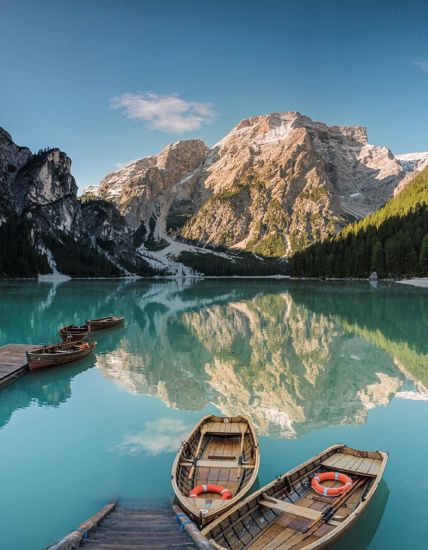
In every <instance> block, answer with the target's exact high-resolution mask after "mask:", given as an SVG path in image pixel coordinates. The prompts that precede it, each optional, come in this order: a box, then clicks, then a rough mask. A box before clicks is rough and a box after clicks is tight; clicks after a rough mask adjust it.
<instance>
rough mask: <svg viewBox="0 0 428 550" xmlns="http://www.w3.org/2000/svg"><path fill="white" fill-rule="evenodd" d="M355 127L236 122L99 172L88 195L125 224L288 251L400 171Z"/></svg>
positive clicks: (383, 194) (376, 197) (373, 196)
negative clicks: (219, 135) (214, 139)
mask: <svg viewBox="0 0 428 550" xmlns="http://www.w3.org/2000/svg"><path fill="white" fill-rule="evenodd" d="M404 175H405V172H404V170H403V168H402V166H401V165H400V163H399V162H398V161H397V160H396V159H395V158H394V156H393V155H392V154H391V152H390V151H389V150H388V149H386V148H385V147H377V146H373V145H370V144H369V143H368V141H367V134H366V130H365V129H364V128H363V127H359V126H355V127H353V126H330V127H329V126H326V125H325V124H322V123H319V122H314V121H312V120H311V119H310V118H308V117H305V116H302V115H301V114H299V113H295V112H291V113H273V114H270V115H263V116H257V117H252V118H249V119H246V120H243V121H242V122H241V123H240V124H238V126H236V127H235V128H234V129H233V130H232V131H231V132H230V133H229V134H228V135H227V136H226V137H225V138H223V139H222V140H221V141H219V142H218V143H217V144H216V145H215V146H214V147H212V148H211V149H208V148H207V147H205V145H204V144H203V143H202V142H200V141H186V142H179V143H176V144H174V145H171V146H169V147H167V148H166V149H165V150H164V151H162V153H160V154H159V155H158V156H155V157H148V158H146V159H142V160H140V161H137V162H135V163H132V164H130V165H128V166H126V167H125V168H123V169H121V170H118V171H116V172H114V173H113V174H110V175H108V176H107V177H106V178H104V180H103V181H102V182H101V184H100V185H99V186H98V187H97V188H91V189H90V190H88V191H87V195H90V196H96V197H100V198H103V199H105V200H109V201H112V202H114V203H115V204H116V205H117V206H118V208H119V209H120V211H121V212H122V214H123V215H124V216H125V217H126V219H127V221H128V223H129V224H130V226H131V227H132V228H134V229H136V228H137V227H141V226H142V227H144V230H145V234H146V235H147V236H150V235H151V236H152V237H153V238H155V239H164V238H165V236H166V235H167V233H168V232H170V233H171V234H172V236H178V237H181V238H184V239H186V240H188V241H192V242H193V243H196V244H198V245H202V246H205V245H207V244H208V245H214V246H225V247H227V248H232V249H238V250H239V249H240V250H246V251H250V252H256V253H258V254H259V255H261V256H268V257H269V256H271V257H272V256H273V257H279V256H287V255H290V254H292V253H293V252H294V251H296V250H298V249H300V248H303V247H305V246H306V245H307V244H308V243H310V242H312V241H314V240H317V239H321V238H323V237H325V236H327V235H329V234H332V233H334V232H336V231H337V230H338V229H339V228H341V227H343V226H344V225H345V224H346V223H347V222H348V221H349V220H350V219H355V218H359V217H362V216H364V215H366V214H367V213H368V212H371V211H373V210H375V209H376V208H378V207H380V206H381V205H382V204H383V203H384V202H385V200H387V198H389V197H390V196H391V195H392V193H393V190H394V188H395V186H396V185H397V184H398V183H399V182H400V180H401V179H402V178H403V177H404Z"/></svg>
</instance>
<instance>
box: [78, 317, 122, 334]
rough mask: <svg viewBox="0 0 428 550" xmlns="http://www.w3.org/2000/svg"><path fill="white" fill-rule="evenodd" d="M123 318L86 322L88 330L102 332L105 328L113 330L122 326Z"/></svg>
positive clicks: (107, 318)
mask: <svg viewBox="0 0 428 550" xmlns="http://www.w3.org/2000/svg"><path fill="white" fill-rule="evenodd" d="M124 322H125V317H106V318H103V319H92V320H88V321H86V323H87V324H88V325H89V327H90V330H91V331H93V330H104V329H106V328H113V327H118V326H120V325H123V323H124Z"/></svg>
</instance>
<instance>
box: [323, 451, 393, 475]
mask: <svg viewBox="0 0 428 550" xmlns="http://www.w3.org/2000/svg"><path fill="white" fill-rule="evenodd" d="M322 465H323V466H325V467H326V468H330V469H332V470H338V471H340V472H351V473H354V474H360V475H364V476H368V477H376V476H377V475H378V473H379V471H380V468H381V466H382V460H381V459H380V458H364V457H356V456H353V455H349V454H345V453H336V454H334V455H333V456H331V457H329V458H327V460H324V461H323V462H322Z"/></svg>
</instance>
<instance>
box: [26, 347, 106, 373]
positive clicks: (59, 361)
mask: <svg viewBox="0 0 428 550" xmlns="http://www.w3.org/2000/svg"><path fill="white" fill-rule="evenodd" d="M95 347H96V344H95V343H91V344H90V343H88V342H82V341H78V342H64V343H62V344H55V345H54V346H43V347H41V348H38V349H35V350H33V351H29V352H27V361H28V367H29V369H30V370H38V369H43V368H46V367H56V366H57V365H63V364H65V363H73V362H74V361H79V359H83V358H84V357H86V356H87V355H89V354H90V353H91V352H92V350H93V349H95Z"/></svg>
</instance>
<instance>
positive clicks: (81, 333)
mask: <svg viewBox="0 0 428 550" xmlns="http://www.w3.org/2000/svg"><path fill="white" fill-rule="evenodd" d="M58 332H59V335H60V336H61V339H62V340H63V342H78V341H79V340H86V339H87V337H88V336H89V332H90V328H89V325H88V324H86V325H80V326H78V325H67V326H65V327H61V328H60V329H59V330H58Z"/></svg>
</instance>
